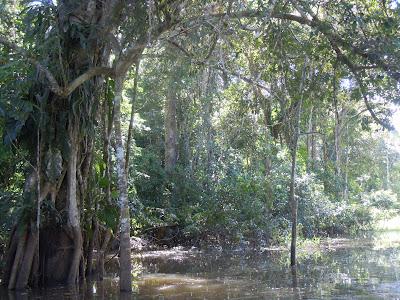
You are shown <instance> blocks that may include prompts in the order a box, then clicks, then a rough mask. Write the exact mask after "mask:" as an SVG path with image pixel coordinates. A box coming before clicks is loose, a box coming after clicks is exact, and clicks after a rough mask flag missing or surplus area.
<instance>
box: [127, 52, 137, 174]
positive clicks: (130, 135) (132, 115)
mask: <svg viewBox="0 0 400 300" xmlns="http://www.w3.org/2000/svg"><path fill="white" fill-rule="evenodd" d="M139 65H140V60H138V61H137V62H136V68H135V79H134V82H133V92H132V105H131V118H130V120H129V128H128V138H127V140H126V158H125V169H126V174H127V175H128V174H129V156H130V152H131V143H132V135H133V123H134V117H135V104H136V98H137V86H138V80H139Z"/></svg>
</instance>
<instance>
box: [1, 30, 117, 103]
mask: <svg viewBox="0 0 400 300" xmlns="http://www.w3.org/2000/svg"><path fill="white" fill-rule="evenodd" d="M0 44H3V45H4V46H7V47H8V48H10V49H13V50H14V51H15V52H16V53H18V54H20V55H22V56H23V57H24V58H25V59H26V60H27V61H28V62H30V63H31V64H33V65H34V66H35V67H36V68H38V70H39V71H40V72H41V73H43V74H44V75H45V77H46V79H47V80H48V82H49V88H50V90H51V91H52V92H53V93H54V94H56V95H57V96H59V97H61V98H66V97H68V96H69V95H70V94H71V93H72V92H73V91H74V90H76V89H77V88H78V87H79V86H80V85H82V84H83V83H84V82H86V81H87V80H89V79H91V78H93V77H95V76H99V75H107V76H113V75H114V70H113V69H112V68H108V67H94V68H90V69H89V70H88V71H86V72H85V73H83V74H82V75H80V76H78V77H77V78H75V79H74V80H73V81H72V82H70V83H69V84H68V85H67V86H66V87H61V86H60V85H59V84H58V82H57V80H56V78H55V77H54V75H53V73H51V71H50V70H49V69H48V68H46V67H45V66H43V65H42V64H41V63H40V62H39V61H38V60H37V59H36V58H33V57H32V56H31V55H30V54H29V53H28V52H27V51H26V50H25V49H23V48H21V47H19V46H18V45H16V44H15V43H13V42H10V41H8V40H7V39H6V38H5V37H3V36H1V35H0Z"/></svg>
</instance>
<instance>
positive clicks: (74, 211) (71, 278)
mask: <svg viewBox="0 0 400 300" xmlns="http://www.w3.org/2000/svg"><path fill="white" fill-rule="evenodd" d="M73 118H74V117H70V123H69V138H70V155H69V161H68V188H67V194H68V195H67V197H68V225H69V227H70V229H71V231H72V236H73V241H74V251H73V255H72V260H71V266H70V269H69V273H68V277H67V284H76V283H78V281H79V264H80V260H81V256H82V246H83V239H82V232H81V225H80V217H79V209H78V199H77V184H76V181H77V177H76V175H77V173H76V172H77V163H78V128H77V127H78V126H77V122H76V121H75V120H73Z"/></svg>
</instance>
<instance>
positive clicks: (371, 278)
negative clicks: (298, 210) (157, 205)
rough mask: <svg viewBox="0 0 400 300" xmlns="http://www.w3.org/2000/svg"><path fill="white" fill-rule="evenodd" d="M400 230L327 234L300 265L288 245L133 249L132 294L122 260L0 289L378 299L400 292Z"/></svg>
mask: <svg viewBox="0 0 400 300" xmlns="http://www.w3.org/2000/svg"><path fill="white" fill-rule="evenodd" d="M399 246H400V233H399V232H382V233H379V234H377V235H375V236H371V237H366V238H363V239H356V240H355V239H330V240H325V241H324V242H322V243H321V245H319V247H318V248H317V249H316V248H315V246H314V247H310V248H308V247H304V248H303V251H302V252H300V256H299V263H298V266H297V268H294V269H292V268H290V267H288V265H289V262H288V252H287V251H263V252H261V251H215V250H214V251H198V250H193V249H192V250H183V249H174V250H168V251H154V252H147V253H143V254H138V255H134V256H133V257H132V260H133V266H134V268H133V275H134V278H135V279H134V281H133V287H134V292H133V293H132V294H120V293H119V291H118V278H117V277H116V274H117V268H116V267H117V265H118V264H117V263H115V264H114V262H111V263H110V264H109V266H108V276H107V277H106V278H105V280H104V281H87V282H86V283H85V284H84V285H82V286H80V287H78V288H75V289H67V288H65V287H59V288H52V289H46V290H35V291H29V292H24V293H11V292H8V291H5V290H2V291H1V292H0V298H1V299H12V300H13V299H331V298H335V299H338V298H339V299H354V298H356V299H377V298H386V299H393V298H400V277H399V275H400V247H399Z"/></svg>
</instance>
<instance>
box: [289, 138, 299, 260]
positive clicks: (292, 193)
mask: <svg viewBox="0 0 400 300" xmlns="http://www.w3.org/2000/svg"><path fill="white" fill-rule="evenodd" d="M296 144H297V142H296ZM295 149H296V150H292V151H291V158H292V167H291V172H290V188H289V195H290V204H291V212H292V239H291V243H290V265H291V266H295V265H296V244H297V206H298V203H297V199H296V195H295V179H296V178H295V177H296V157H297V154H296V151H297V146H296V147H295Z"/></svg>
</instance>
